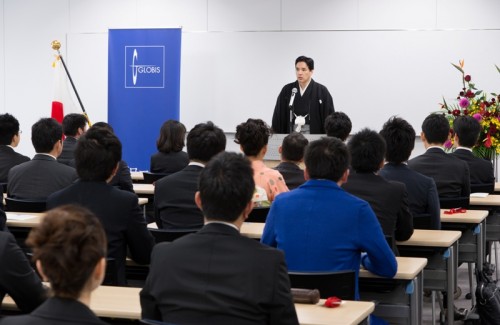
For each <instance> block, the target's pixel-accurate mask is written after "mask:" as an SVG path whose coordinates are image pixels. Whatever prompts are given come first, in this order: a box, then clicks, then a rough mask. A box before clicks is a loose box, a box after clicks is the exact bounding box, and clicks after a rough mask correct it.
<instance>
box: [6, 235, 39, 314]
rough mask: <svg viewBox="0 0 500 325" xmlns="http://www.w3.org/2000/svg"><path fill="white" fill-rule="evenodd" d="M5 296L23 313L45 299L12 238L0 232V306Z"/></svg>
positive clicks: (20, 250) (28, 265) (32, 271)
mask: <svg viewBox="0 0 500 325" xmlns="http://www.w3.org/2000/svg"><path fill="white" fill-rule="evenodd" d="M6 294H8V295H9V296H11V297H12V299H14V301H15V302H16V305H17V307H18V308H19V309H20V310H21V311H22V312H23V313H29V312H31V311H32V310H33V309H35V308H36V307H38V305H40V304H41V303H42V302H43V301H44V300H45V299H46V292H45V289H44V288H43V285H42V282H41V281H40V278H39V277H38V276H37V275H36V273H35V271H34V270H33V269H32V267H31V265H30V262H29V261H28V259H27V258H26V255H25V254H24V252H23V251H22V249H21V248H20V247H19V246H18V245H17V242H16V239H15V238H14V236H13V235H12V234H11V233H10V232H6V231H0V305H1V304H2V300H3V298H4V296H5V295H6ZM0 319H1V317H0ZM2 324H3V323H2Z"/></svg>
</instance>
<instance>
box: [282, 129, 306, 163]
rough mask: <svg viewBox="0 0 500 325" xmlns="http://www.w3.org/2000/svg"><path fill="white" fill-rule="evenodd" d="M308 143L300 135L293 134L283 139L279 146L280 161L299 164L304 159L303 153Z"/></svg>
mask: <svg viewBox="0 0 500 325" xmlns="http://www.w3.org/2000/svg"><path fill="white" fill-rule="evenodd" d="M308 143H309V141H308V140H307V139H306V137H305V136H304V135H303V134H302V133H298V132H293V133H290V134H289V135H287V136H286V137H285V138H284V139H283V143H282V144H281V147H280V150H281V160H283V161H290V162H295V163H298V162H301V161H302V160H303V159H304V151H305V149H306V146H307V144H308Z"/></svg>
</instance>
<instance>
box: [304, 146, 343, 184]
mask: <svg viewBox="0 0 500 325" xmlns="http://www.w3.org/2000/svg"><path fill="white" fill-rule="evenodd" d="M304 162H305V165H306V176H307V178H308V179H328V180H331V181H334V182H339V181H341V180H342V178H343V176H344V175H346V172H347V170H348V168H349V165H350V163H351V161H350V156H349V151H348V150H347V146H346V145H345V143H344V142H342V141H341V140H340V139H338V138H333V137H323V138H321V139H319V140H315V141H312V142H310V143H309V145H308V146H307V147H306V152H305V155H304Z"/></svg>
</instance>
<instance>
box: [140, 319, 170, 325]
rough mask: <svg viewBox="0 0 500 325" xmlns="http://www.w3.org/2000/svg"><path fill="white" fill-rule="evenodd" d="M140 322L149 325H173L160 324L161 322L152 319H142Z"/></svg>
mask: <svg viewBox="0 0 500 325" xmlns="http://www.w3.org/2000/svg"><path fill="white" fill-rule="evenodd" d="M139 322H140V323H141V324H149V325H169V324H171V323H163V322H160V321H159V320H152V319H140V320H139ZM172 325H173V324H172Z"/></svg>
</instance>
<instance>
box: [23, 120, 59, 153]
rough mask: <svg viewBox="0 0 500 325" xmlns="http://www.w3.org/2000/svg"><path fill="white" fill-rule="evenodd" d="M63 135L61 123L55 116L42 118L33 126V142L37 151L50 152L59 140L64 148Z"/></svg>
mask: <svg viewBox="0 0 500 325" xmlns="http://www.w3.org/2000/svg"><path fill="white" fill-rule="evenodd" d="M62 135H63V134H62V126H61V124H59V122H57V121H56V120H54V119H53V118H41V119H40V120H38V122H36V123H35V124H33V126H32V127H31V142H32V143H33V147H34V148H35V151H36V152H37V153H50V152H52V151H54V150H56V148H55V147H56V145H57V144H58V143H59V142H60V146H61V148H60V149H62ZM56 151H57V150H56ZM60 153H61V152H60V150H59V152H57V153H56V154H57V156H58V155H59V154H60Z"/></svg>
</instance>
